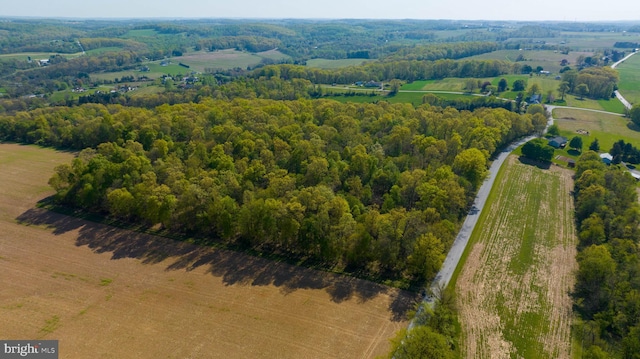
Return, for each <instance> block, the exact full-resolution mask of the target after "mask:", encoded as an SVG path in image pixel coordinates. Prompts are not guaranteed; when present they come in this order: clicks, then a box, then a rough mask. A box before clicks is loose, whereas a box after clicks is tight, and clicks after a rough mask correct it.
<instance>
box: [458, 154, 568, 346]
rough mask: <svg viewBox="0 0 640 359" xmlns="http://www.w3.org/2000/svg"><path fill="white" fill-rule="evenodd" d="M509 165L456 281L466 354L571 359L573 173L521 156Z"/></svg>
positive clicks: (496, 185) (514, 158)
mask: <svg viewBox="0 0 640 359" xmlns="http://www.w3.org/2000/svg"><path fill="white" fill-rule="evenodd" d="M505 165H506V166H507V173H506V176H504V177H503V178H502V180H501V181H500V182H499V183H498V182H496V184H495V185H494V190H495V189H498V191H499V192H498V195H497V196H496V197H495V198H494V199H491V202H490V204H489V206H490V207H489V208H486V209H485V210H487V211H488V213H490V215H488V216H487V217H486V219H485V220H484V221H483V225H484V226H483V227H481V228H480V237H479V240H478V241H477V242H476V243H475V244H474V245H473V247H472V248H471V252H470V253H469V256H468V257H467V259H466V261H465V264H464V267H463V269H462V271H461V272H460V275H459V277H458V279H457V282H456V293H457V305H458V309H459V315H460V322H461V325H462V331H463V341H462V343H461V346H462V353H463V354H464V357H465V358H570V357H571V353H570V352H571V345H570V343H571V321H572V312H571V304H572V302H571V298H570V297H569V291H570V290H571V289H572V287H573V273H572V272H573V271H574V270H575V269H577V264H576V260H575V255H576V249H575V246H576V243H577V242H576V241H577V240H576V237H575V229H574V224H573V201H572V198H571V196H570V191H572V189H573V180H572V174H573V172H571V171H569V170H566V169H562V168H560V167H557V166H552V167H551V168H550V169H549V170H542V169H539V168H536V167H534V166H530V165H526V164H523V163H520V162H518V160H517V157H516V156H514V155H512V156H510V157H509V159H508V160H507V162H506V163H505ZM532 189H538V193H537V194H534V193H532ZM531 209H533V211H534V212H533V214H529V212H527V210H531ZM474 236H476V234H475V233H474ZM525 237H529V241H527V240H525ZM525 243H528V244H525Z"/></svg>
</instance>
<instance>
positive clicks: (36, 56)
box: [0, 52, 82, 61]
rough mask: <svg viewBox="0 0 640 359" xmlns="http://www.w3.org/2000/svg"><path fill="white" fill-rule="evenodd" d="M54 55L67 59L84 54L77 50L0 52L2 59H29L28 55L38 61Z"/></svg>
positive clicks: (0, 59)
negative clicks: (63, 51) (67, 51)
mask: <svg viewBox="0 0 640 359" xmlns="http://www.w3.org/2000/svg"><path fill="white" fill-rule="evenodd" d="M52 55H60V56H64V57H66V58H67V59H73V58H76V57H78V56H81V55H82V52H76V53H74V54H61V53H56V52H17V53H12V54H0V61H2V59H17V60H24V61H27V58H28V57H31V60H33V61H38V60H41V59H48V58H49V57H50V56H52Z"/></svg>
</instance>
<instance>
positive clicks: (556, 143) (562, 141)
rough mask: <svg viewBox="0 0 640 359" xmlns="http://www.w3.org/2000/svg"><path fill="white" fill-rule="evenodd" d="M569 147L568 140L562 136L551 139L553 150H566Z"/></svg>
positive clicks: (550, 143) (550, 144)
mask: <svg viewBox="0 0 640 359" xmlns="http://www.w3.org/2000/svg"><path fill="white" fill-rule="evenodd" d="M566 145H567V138H566V137H562V136H556V137H553V138H551V139H549V146H551V147H553V148H564V147H565V146H566Z"/></svg>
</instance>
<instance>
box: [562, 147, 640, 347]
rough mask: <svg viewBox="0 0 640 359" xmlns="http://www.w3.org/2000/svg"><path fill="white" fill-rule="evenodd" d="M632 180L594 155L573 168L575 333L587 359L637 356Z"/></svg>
mask: <svg viewBox="0 0 640 359" xmlns="http://www.w3.org/2000/svg"><path fill="white" fill-rule="evenodd" d="M636 189H637V185H636V180H635V179H634V178H633V177H631V175H629V173H628V172H627V171H625V170H623V169H622V168H620V167H618V166H611V167H606V166H605V165H604V164H603V163H602V161H601V159H600V157H599V156H598V155H597V154H596V153H595V152H591V151H589V152H587V153H585V154H584V155H583V156H582V157H581V158H580V160H579V161H578V162H577V165H576V183H575V197H576V220H577V224H578V238H579V247H578V249H579V254H578V272H577V273H576V284H575V290H574V293H573V295H574V298H575V310H576V314H577V315H578V317H579V318H580V321H579V322H578V323H577V324H576V327H575V331H576V335H577V336H578V338H580V339H581V340H582V341H583V347H584V349H585V350H586V355H585V357H591V358H604V357H609V356H607V354H606V353H609V355H612V356H613V357H620V358H629V359H631V358H639V357H640V356H639V355H640V275H639V274H640V252H639V251H638V241H639V240H640V230H639V225H640V206H639V205H638V201H637V197H638V195H637V192H636Z"/></svg>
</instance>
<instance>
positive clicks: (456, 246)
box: [409, 106, 571, 329]
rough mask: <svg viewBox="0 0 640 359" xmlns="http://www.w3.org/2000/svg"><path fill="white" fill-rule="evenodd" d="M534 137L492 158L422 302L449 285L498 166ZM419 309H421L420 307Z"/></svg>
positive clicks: (411, 326) (433, 297)
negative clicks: (487, 171)
mask: <svg viewBox="0 0 640 359" xmlns="http://www.w3.org/2000/svg"><path fill="white" fill-rule="evenodd" d="M551 107H552V106H548V110H549V119H548V121H547V127H546V128H549V126H551V125H552V124H553V115H552V114H551V110H552V108H551ZM567 108H571V107H567ZM546 128H545V131H546ZM536 137H537V136H528V137H525V138H522V139H520V140H517V141H515V142H513V143H511V144H510V145H509V146H507V147H506V148H504V149H503V150H502V151H501V152H500V153H499V154H498V156H497V157H496V158H494V160H493V162H492V163H491V166H490V167H489V174H488V176H487V178H486V179H485V180H484V182H483V183H482V185H481V186H480V189H479V190H478V194H477V195H476V197H475V199H474V201H473V205H472V206H471V210H470V211H469V213H468V214H467V217H466V218H465V220H464V222H463V223H462V227H461V228H460V232H458V235H457V236H456V239H455V240H454V241H453V245H452V246H451V249H450V250H449V253H447V257H446V258H445V260H444V262H443V263H442V267H441V268H440V271H439V272H438V274H437V275H436V277H435V278H434V279H433V282H431V286H430V287H429V291H428V292H427V295H426V296H425V297H424V299H423V302H424V303H425V304H426V305H432V304H433V302H434V299H435V297H437V296H438V295H439V292H440V291H441V290H442V289H444V288H446V287H447V285H449V281H450V280H451V277H452V276H453V272H454V271H455V270H456V268H457V267H458V264H459V263H460V259H461V258H462V254H463V253H464V251H465V249H466V247H467V244H468V243H469V239H470V238H471V233H473V229H474V228H475V226H476V224H477V223H478V219H479V218H480V214H481V213H482V209H483V208H484V205H485V203H486V202H487V198H488V197H489V193H490V192H491V188H492V187H493V183H494V182H495V179H496V176H497V175H498V172H499V171H500V167H502V164H503V163H504V161H505V160H506V159H507V157H508V156H509V154H511V152H512V151H513V150H515V149H516V148H518V147H519V146H521V145H523V144H524V143H526V142H527V141H530V140H532V139H534V138H536ZM419 310H422V307H421V308H420V309H419ZM414 325H415V323H414V321H413V320H412V321H411V322H410V323H409V329H411V328H413V326H414Z"/></svg>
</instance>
